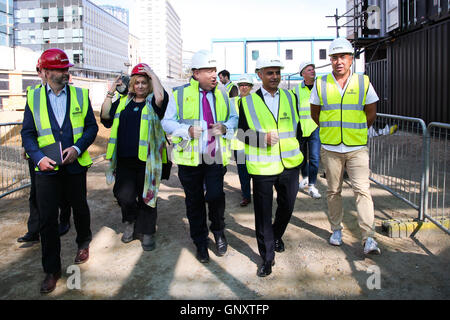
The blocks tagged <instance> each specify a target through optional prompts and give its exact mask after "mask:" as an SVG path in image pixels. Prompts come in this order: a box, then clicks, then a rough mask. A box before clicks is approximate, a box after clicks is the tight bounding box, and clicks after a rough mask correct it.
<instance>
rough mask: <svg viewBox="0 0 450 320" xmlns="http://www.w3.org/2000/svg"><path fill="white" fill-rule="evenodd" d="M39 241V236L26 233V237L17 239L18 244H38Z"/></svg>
mask: <svg viewBox="0 0 450 320" xmlns="http://www.w3.org/2000/svg"><path fill="white" fill-rule="evenodd" d="M38 241H39V235H38V234H36V235H33V234H30V233H28V232H27V233H25V235H24V236H23V237H20V238H19V239H17V242H38Z"/></svg>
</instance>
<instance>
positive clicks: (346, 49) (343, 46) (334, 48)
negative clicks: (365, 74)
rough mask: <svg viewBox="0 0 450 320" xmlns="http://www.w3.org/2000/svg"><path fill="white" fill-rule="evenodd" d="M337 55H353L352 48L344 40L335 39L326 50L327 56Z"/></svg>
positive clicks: (348, 42)
mask: <svg viewBox="0 0 450 320" xmlns="http://www.w3.org/2000/svg"><path fill="white" fill-rule="evenodd" d="M337 53H350V54H353V46H352V44H351V43H350V41H348V40H347V39H345V38H336V39H334V40H333V42H331V44H330V48H329V49H328V55H329V56H331V55H332V54H337Z"/></svg>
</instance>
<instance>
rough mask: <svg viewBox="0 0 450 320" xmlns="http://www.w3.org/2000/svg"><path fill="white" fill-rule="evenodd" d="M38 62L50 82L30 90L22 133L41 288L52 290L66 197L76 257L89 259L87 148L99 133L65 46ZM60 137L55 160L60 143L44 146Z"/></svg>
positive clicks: (46, 53)
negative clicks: (32, 177)
mask: <svg viewBox="0 0 450 320" xmlns="http://www.w3.org/2000/svg"><path fill="white" fill-rule="evenodd" d="M40 66H41V68H42V69H43V71H44V74H45V78H46V80H47V84H46V85H45V86H42V87H40V88H35V89H34V90H29V91H28V93H27V103H26V106H25V111H24V119H23V128H22V131H21V135H22V141H23V146H24V148H25V151H26V153H27V154H28V155H29V156H30V158H31V159H32V160H33V162H34V165H35V170H36V199H37V206H38V210H39V235H40V238H41V248H42V265H43V269H44V272H45V273H46V277H45V279H44V281H43V282H42V285H41V293H49V292H52V291H53V290H54V289H55V287H56V283H57V281H58V279H59V278H60V277H61V269H62V266H61V257H60V253H61V241H60V235H59V232H58V214H59V209H58V207H59V204H60V203H61V199H62V198H66V199H67V200H68V201H69V204H70V206H71V207H72V209H73V218H74V224H75V229H76V231H77V238H76V243H77V247H78V250H77V254H76V257H75V261H74V263H75V264H81V263H84V262H86V261H87V260H88V259H89V244H90V242H91V240H92V232H91V228H90V221H91V217H90V211H89V206H88V203H87V199H86V197H87V192H86V174H87V169H88V168H89V167H90V166H91V165H92V160H91V157H90V156H89V152H88V151H87V149H88V147H89V146H90V145H91V144H92V143H93V142H94V140H95V137H96V136H97V131H98V126H97V122H96V120H95V116H94V112H93V110H92V107H91V104H90V101H89V92H88V90H87V89H82V88H77V87H73V86H70V85H68V82H69V67H71V66H73V64H71V63H70V62H69V58H68V57H67V54H66V53H65V52H64V51H62V50H61V49H57V48H53V49H48V50H46V51H44V52H43V53H42V55H41V64H40ZM57 142H60V146H61V149H60V150H61V151H60V152H61V153H62V159H61V160H62V161H61V163H59V162H57V161H56V160H58V159H57V157H58V154H57V153H58V151H57V149H56V150H54V152H52V153H51V155H50V153H49V152H46V153H44V151H43V148H44V147H47V146H48V147H50V146H57V145H58V143H57ZM55 153H56V154H55Z"/></svg>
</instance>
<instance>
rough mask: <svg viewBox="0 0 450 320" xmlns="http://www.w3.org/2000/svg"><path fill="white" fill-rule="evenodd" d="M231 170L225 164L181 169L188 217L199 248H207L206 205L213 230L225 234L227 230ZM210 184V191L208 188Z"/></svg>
mask: <svg viewBox="0 0 450 320" xmlns="http://www.w3.org/2000/svg"><path fill="white" fill-rule="evenodd" d="M226 172H227V168H226V167H224V166H223V165H221V164H212V165H208V164H201V165H199V166H197V167H191V166H183V165H179V166H178V177H179V179H180V181H181V184H182V185H183V188H184V193H185V195H186V199H185V203H186V215H187V218H188V220H189V228H190V235H191V238H192V240H193V241H194V243H195V245H196V246H205V245H207V239H208V227H207V224H206V203H208V209H209V210H208V211H209V212H208V217H209V220H210V222H211V225H210V230H211V231H212V232H213V233H214V232H221V231H223V229H224V228H225V217H224V215H225V193H224V192H223V177H224V175H225V173H226ZM204 184H205V185H206V192H205V188H204Z"/></svg>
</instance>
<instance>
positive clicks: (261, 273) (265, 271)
mask: <svg viewBox="0 0 450 320" xmlns="http://www.w3.org/2000/svg"><path fill="white" fill-rule="evenodd" d="M274 265H275V260H272V261H264V263H263V264H262V265H260V266H259V268H258V272H257V273H256V275H257V276H258V277H267V276H268V275H269V274H271V273H272V266H274Z"/></svg>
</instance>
